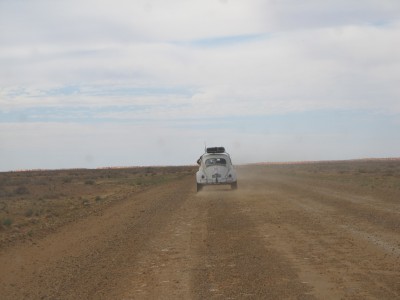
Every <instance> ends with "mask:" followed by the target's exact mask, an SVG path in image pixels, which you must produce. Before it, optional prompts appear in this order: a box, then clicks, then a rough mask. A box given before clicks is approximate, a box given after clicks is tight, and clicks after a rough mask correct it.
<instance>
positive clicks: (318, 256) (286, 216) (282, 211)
mask: <svg viewBox="0 0 400 300" xmlns="http://www.w3.org/2000/svg"><path fill="white" fill-rule="evenodd" d="M241 186H242V190H241V192H242V193H244V194H245V195H247V201H246V202H247V203H245V202H243V203H242V205H243V206H244V207H247V209H246V210H245V211H246V214H247V216H248V217H250V218H251V219H252V220H253V221H254V222H255V223H256V224H257V226H258V228H259V229H258V230H259V232H260V234H264V235H265V237H266V241H267V242H269V243H271V245H273V247H275V248H276V249H280V251H281V252H282V253H285V254H286V256H287V257H288V258H290V260H291V261H292V264H293V266H295V267H296V268H297V269H298V272H299V276H300V277H301V278H302V280H304V281H305V282H308V283H309V284H310V285H311V286H312V287H313V294H314V295H315V296H316V297H318V298H327V297H328V298H330V297H333V298H345V299H365V298H380V299H393V298H396V297H399V295H400V284H399V282H400V271H399V269H398V255H396V252H388V251H387V249H384V248H382V247H380V245H375V244H374V243H372V241H371V240H365V238H360V237H359V236H358V235H357V234H354V232H351V231H350V230H348V228H343V224H347V225H346V226H350V227H351V228H354V226H357V227H360V228H362V229H363V230H364V231H367V232H369V233H370V234H374V233H375V234H377V232H379V233H386V235H387V236H391V237H392V238H395V236H397V238H398V237H399V236H398V233H395V232H394V231H393V228H387V227H386V226H377V224H376V222H373V223H372V224H371V223H369V222H367V221H368V220H366V219H365V218H364V213H362V214H359V213H357V212H356V213H354V211H353V210H349V211H347V210H346V209H343V203H344V202H346V201H348V199H346V198H343V199H337V195H335V197H334V198H333V199H332V198H328V197H327V195H326V194H325V192H326V191H324V195H321V194H319V193H318V191H315V186H314V185H313V182H309V185H305V184H304V182H303V186H302V187H301V188H299V187H298V186H297V184H296V183H294V184H292V183H291V180H290V178H288V179H287V180H285V179H284V178H281V180H279V181H277V180H276V178H273V179H272V180H263V185H259V183H257V182H251V181H248V182H247V183H246V181H244V182H243V183H242V185H241ZM310 191H312V192H310ZM377 201H378V200H377ZM249 207H250V208H252V207H253V208H254V209H249ZM362 209H363V211H364V210H366V207H362ZM369 213H370V214H371V215H373V214H374V210H373V209H372V210H371V211H370V212H369ZM389 216H390V217H393V216H392V214H390V213H389Z"/></svg>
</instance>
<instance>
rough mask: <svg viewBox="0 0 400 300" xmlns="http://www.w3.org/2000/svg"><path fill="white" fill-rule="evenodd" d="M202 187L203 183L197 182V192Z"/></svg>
mask: <svg viewBox="0 0 400 300" xmlns="http://www.w3.org/2000/svg"><path fill="white" fill-rule="evenodd" d="M202 189H203V185H202V184H200V183H198V184H197V192H200V191H201V190H202Z"/></svg>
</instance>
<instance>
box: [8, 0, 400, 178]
mask: <svg viewBox="0 0 400 300" xmlns="http://www.w3.org/2000/svg"><path fill="white" fill-rule="evenodd" d="M399 49H400V1H398V0H363V1H359V0H335V1H333V0H326V1H320V0H302V1H299V0H279V1H278V0H263V1H261V0H246V1H241V0H202V1H194V0H168V1H165V0H164V1H161V0H135V1H128V0H112V1H111V0H96V1H95V0H79V1H77V0H68V1H62V0H60V1H54V0H0V171H9V170H26V169H59V168H97V167H112V166H151V165H187V164H195V162H196V160H197V158H198V157H199V156H200V155H201V154H202V153H203V152H204V146H205V145H207V146H225V148H226V150H227V151H228V152H229V153H230V154H231V156H232V160H233V162H234V163H236V164H243V163H255V162H280V161H282V162H286V161H307V160H312V161H314V160H342V159H356V158H371V157H376V158H382V157H400V51H399Z"/></svg>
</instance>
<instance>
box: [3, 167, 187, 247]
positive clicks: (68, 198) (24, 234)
mask: <svg viewBox="0 0 400 300" xmlns="http://www.w3.org/2000/svg"><path fill="white" fill-rule="evenodd" d="M193 172H194V169H193V168H192V167H152V168H150V167H142V168H122V169H96V170H89V169H76V170H55V171H26V172H5V173H0V248H1V247H4V246H6V245H10V244H12V243H15V242H17V241H20V240H24V239H27V238H28V239H29V238H30V237H33V236H42V235H45V234H47V233H48V232H49V231H53V230H55V229H56V228H57V227H59V226H61V225H63V224H66V223H68V222H71V221H73V220H76V219H78V218H82V217H85V216H87V215H90V214H93V213H96V212H97V211H100V210H102V209H103V208H105V207H107V206H109V205H112V204H113V203H116V202H118V200H121V199H122V198H123V197H126V195H130V196H132V197H134V195H135V194H136V193H139V192H141V191H143V190H145V189H147V188H149V187H154V186H155V185H158V184H161V183H165V182H168V181H171V180H176V179H180V178H181V177H182V176H186V175H188V174H192V173H193Z"/></svg>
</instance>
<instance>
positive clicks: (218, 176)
mask: <svg viewBox="0 0 400 300" xmlns="http://www.w3.org/2000/svg"><path fill="white" fill-rule="evenodd" d="M220 177H221V174H214V175H213V176H212V178H220Z"/></svg>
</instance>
